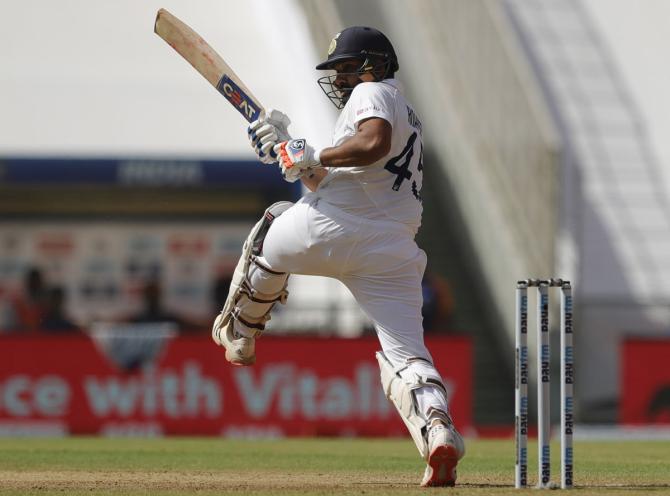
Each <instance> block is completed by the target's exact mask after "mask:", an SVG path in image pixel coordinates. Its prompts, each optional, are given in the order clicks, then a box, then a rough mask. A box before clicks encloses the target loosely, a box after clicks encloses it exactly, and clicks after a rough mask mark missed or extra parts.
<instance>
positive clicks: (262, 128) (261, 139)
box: [247, 109, 291, 164]
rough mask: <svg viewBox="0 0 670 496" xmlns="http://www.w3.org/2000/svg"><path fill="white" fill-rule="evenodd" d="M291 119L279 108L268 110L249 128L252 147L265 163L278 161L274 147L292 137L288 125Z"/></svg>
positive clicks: (248, 133)
mask: <svg viewBox="0 0 670 496" xmlns="http://www.w3.org/2000/svg"><path fill="white" fill-rule="evenodd" d="M289 124H291V119H289V118H288V116H287V115H286V114H284V113H282V112H280V111H279V110H274V109H270V110H268V111H267V112H266V113H265V114H264V115H263V117H262V118H261V119H256V120H255V121H253V122H252V123H251V124H250V125H249V128H248V129H247V135H248V136H249V141H250V143H251V147H252V148H253V149H254V152H256V155H257V156H258V159H259V160H260V161H261V162H263V163H264V164H272V163H275V162H277V154H276V153H275V152H274V150H273V148H274V146H275V145H276V144H277V143H280V142H282V141H287V140H290V139H291V136H290V135H289V133H288V126H289Z"/></svg>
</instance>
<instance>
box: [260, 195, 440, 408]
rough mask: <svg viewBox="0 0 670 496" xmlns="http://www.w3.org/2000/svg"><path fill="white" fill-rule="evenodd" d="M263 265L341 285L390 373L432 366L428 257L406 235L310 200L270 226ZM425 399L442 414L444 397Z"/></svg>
mask: <svg viewBox="0 0 670 496" xmlns="http://www.w3.org/2000/svg"><path fill="white" fill-rule="evenodd" d="M263 258H264V259H265V263H266V264H267V265H268V266H269V268H271V269H273V270H277V271H280V272H289V273H292V274H303V275H318V276H326V277H332V278H335V279H338V280H340V281H342V282H343V283H344V284H345V285H346V286H347V288H349V290H350V291H351V293H352V294H353V295H354V298H356V301H357V302H358V304H359V305H360V306H361V308H362V310H363V311H364V312H365V313H366V314H367V315H368V317H369V318H370V319H371V320H372V321H373V322H374V325H375V329H376V331H377V336H378V338H379V342H380V344H381V347H382V351H383V352H384V354H385V355H386V357H387V358H388V360H389V361H390V362H391V364H392V365H393V367H394V368H402V367H404V366H405V365H406V362H407V360H408V359H410V358H417V357H418V358H423V359H425V360H428V361H429V362H430V363H431V364H432V357H431V356H430V353H429V352H428V350H427V349H426V347H425V345H424V342H423V327H422V317H421V307H422V304H423V296H422V292H421V279H422V278H423V273H424V270H425V268H426V254H425V253H424V251H423V250H421V249H420V248H419V247H418V246H417V245H416V243H415V242H414V234H413V233H412V232H411V230H410V228H409V227H407V226H405V225H403V224H401V223H398V222H394V221H390V220H389V221H386V220H369V219H364V218H360V217H357V216H355V215H352V214H349V213H347V212H343V211H342V210H340V209H339V208H337V207H334V206H332V205H330V204H328V203H326V202H325V201H323V200H322V199H319V197H318V196H317V195H316V194H314V193H308V194H307V195H305V197H303V198H302V199H301V200H300V201H299V202H297V203H296V204H295V205H294V206H293V207H291V208H289V209H288V210H286V211H285V212H284V213H283V214H282V215H281V216H279V217H278V218H276V219H275V220H274V222H273V223H272V226H271V227H270V230H269V231H268V233H267V236H266V237H265V241H264V243H263ZM424 363H425V362H424ZM424 366H425V365H424ZM429 367H432V366H431V365H429ZM433 369H434V367H433ZM435 374H436V375H437V376H438V377H439V373H438V372H437V371H436V370H435ZM428 389H431V390H432V389H433V388H428ZM426 392H429V391H426ZM431 392H432V391H431ZM428 396H429V397H430V398H435V399H434V400H432V401H428V402H427V403H429V404H432V406H434V407H437V408H439V409H441V410H444V411H447V405H446V398H444V395H442V394H429V395H428ZM421 399H423V398H421ZM422 403H423V401H422ZM436 403H437V404H436ZM422 406H423V405H422ZM428 406H430V405H426V408H427V407H428Z"/></svg>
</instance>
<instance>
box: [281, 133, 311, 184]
mask: <svg viewBox="0 0 670 496" xmlns="http://www.w3.org/2000/svg"><path fill="white" fill-rule="evenodd" d="M274 152H275V153H276V154H277V159H278V160H279V167H281V173H282V175H283V176H284V179H285V180H286V181H288V182H289V183H293V182H295V181H297V180H298V179H300V178H301V177H302V175H303V174H304V173H305V172H307V171H309V170H311V169H313V168H314V167H320V166H321V161H320V155H321V150H315V149H314V147H312V146H310V145H308V144H307V141H306V140H305V139H292V140H288V141H284V142H282V143H279V144H277V145H275V147H274Z"/></svg>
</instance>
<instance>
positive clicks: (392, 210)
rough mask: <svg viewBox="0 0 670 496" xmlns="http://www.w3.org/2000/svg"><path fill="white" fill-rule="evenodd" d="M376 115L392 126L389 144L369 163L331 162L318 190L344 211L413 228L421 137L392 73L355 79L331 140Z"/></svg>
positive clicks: (420, 176)
mask: <svg viewBox="0 0 670 496" xmlns="http://www.w3.org/2000/svg"><path fill="white" fill-rule="evenodd" d="M371 117H379V118H381V119H384V120H386V121H388V122H389V123H390V124H391V126H392V127H393V131H392V138H391V150H390V151H389V153H388V155H386V156H384V157H383V158H381V159H380V160H379V161H377V162H375V163H374V164H371V165H367V166H361V167H331V168H328V175H327V176H326V177H325V178H324V179H323V180H322V181H321V184H320V185H319V188H318V190H317V192H318V196H319V197H320V198H323V199H324V200H325V201H326V202H328V203H330V204H331V205H334V206H336V207H338V208H340V209H342V210H344V211H345V212H348V213H351V214H354V215H357V216H360V217H364V218H368V219H386V220H388V219H392V220H395V221H397V222H401V223H403V224H406V225H407V226H408V227H410V229H411V230H412V231H413V232H415V233H416V231H417V230H418V229H419V226H420V225H421V212H422V211H423V207H422V205H421V193H420V192H421V184H422V179H423V171H422V169H423V140H422V137H421V122H420V121H419V118H418V117H417V115H416V113H415V112H414V109H413V108H412V106H411V105H410V104H409V103H408V102H407V100H405V97H404V96H403V95H402V92H401V88H400V84H399V83H398V82H397V81H396V80H395V79H386V80H384V81H382V82H374V83H373V82H367V83H360V84H358V85H357V86H356V87H355V88H354V90H353V91H352V93H351V96H350V98H349V101H348V102H347V104H346V105H345V107H344V108H343V109H342V113H341V114H340V117H339V119H338V120H337V124H336V125H335V132H334V135H333V146H337V145H339V144H341V143H342V142H344V141H346V140H347V139H349V138H350V137H351V136H353V135H354V134H356V130H357V125H358V123H359V122H360V121H362V120H365V119H369V118H371Z"/></svg>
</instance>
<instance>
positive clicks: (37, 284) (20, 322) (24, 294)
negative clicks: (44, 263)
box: [2, 267, 46, 332]
mask: <svg viewBox="0 0 670 496" xmlns="http://www.w3.org/2000/svg"><path fill="white" fill-rule="evenodd" d="M45 296H46V288H45V286H44V279H43V277H42V272H41V271H40V270H39V269H38V268H37V267H30V268H29V269H28V270H27V271H26V273H25V276H24V279H23V288H22V290H21V292H20V293H19V294H14V295H9V296H8V297H7V298H6V300H5V302H4V303H3V305H2V307H3V310H2V320H3V322H2V325H3V328H4V329H3V330H6V331H22V332H34V331H38V330H40V328H41V321H42V317H43V314H44V305H45Z"/></svg>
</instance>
